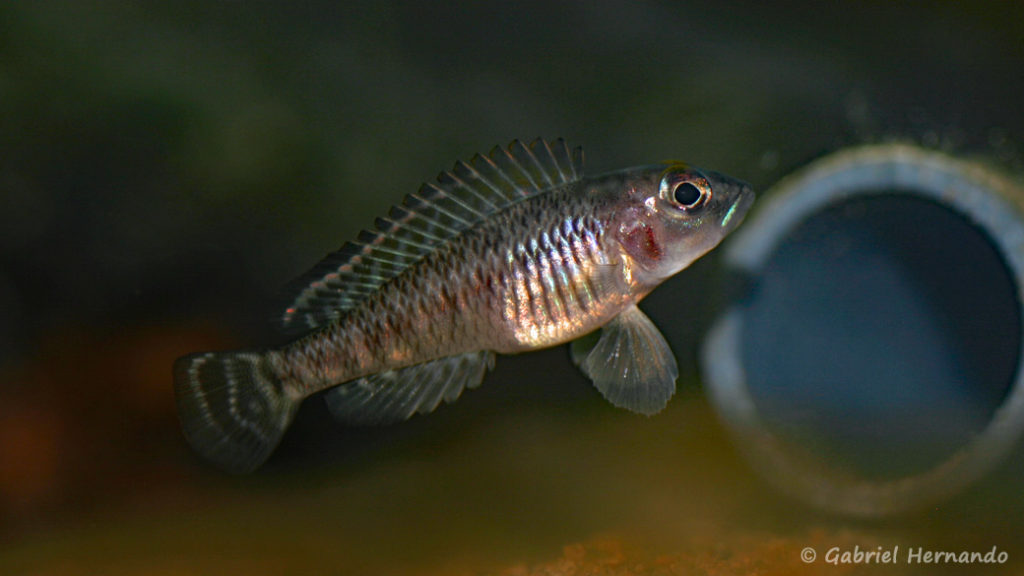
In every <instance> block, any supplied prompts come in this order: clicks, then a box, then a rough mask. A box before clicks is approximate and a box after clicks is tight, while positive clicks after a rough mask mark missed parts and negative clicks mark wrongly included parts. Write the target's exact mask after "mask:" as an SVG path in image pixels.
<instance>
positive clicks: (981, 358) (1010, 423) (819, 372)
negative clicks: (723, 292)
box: [701, 144, 1024, 516]
mask: <svg viewBox="0 0 1024 576" xmlns="http://www.w3.org/2000/svg"><path fill="white" fill-rule="evenodd" d="M765 196H767V198H766V199H765V200H762V202H761V205H760V206H758V207H755V212H754V213H753V214H752V215H751V216H750V217H748V219H747V222H746V223H745V224H744V225H743V227H741V228H740V229H739V230H738V231H737V232H736V234H734V235H733V237H732V238H731V240H730V242H729V244H728V246H726V247H725V256H726V266H727V268H728V273H729V275H730V276H731V277H734V278H741V279H743V285H744V287H745V289H744V291H743V293H742V295H741V296H740V297H739V298H738V299H736V300H734V302H733V305H732V306H731V307H729V308H728V310H726V312H725V313H724V314H722V315H721V316H720V317H719V318H718V320H717V321H716V322H715V324H714V326H713V327H712V328H711V330H710V331H709V332H708V334H707V337H706V338H705V341H704V347H703V350H702V359H701V368H702V372H703V374H704V382H705V385H706V386H707V390H708V393H709V395H710V398H711V400H712V402H713V404H714V406H715V409H716V410H717V412H718V414H719V415H720V417H721V419H722V421H723V422H724V423H725V424H726V426H727V427H728V428H729V430H730V431H731V432H732V433H733V435H734V436H735V438H736V441H737V445H738V447H739V448H740V449H741V451H742V452H743V453H744V454H745V455H746V456H747V457H748V459H749V460H750V461H751V463H752V464H753V465H754V467H755V468H757V469H758V470H759V471H760V472H761V473H762V474H764V475H765V477H766V478H767V479H769V480H770V481H772V482H773V483H774V484H775V485H776V486H777V487H779V488H780V489H782V490H783V491H785V492H787V493H789V494H791V495H793V496H794V497H796V498H799V499H801V500H804V501H806V502H808V503H810V504H812V505H815V506H818V507H820V508H823V509H827V510H831V511H835V512H842V513H846V514H853V515H858V516H880V515H886V514H895V513H899V512H904V511H908V510H912V509H919V508H922V507H924V506H927V505H930V504H932V503H934V502H936V501H938V500H941V499H943V498H947V497H949V496H951V495H953V494H955V493H957V492H959V491H960V490H962V489H963V488H964V487H966V486H968V485H970V484H971V483H972V482H974V481H976V480H977V479H979V478H981V477H983V476H984V475H985V474H987V473H988V472H989V471H991V470H992V469H993V468H994V467H995V466H996V465H997V464H998V463H999V462H1000V461H1001V460H1002V459H1003V458H1005V457H1006V455H1007V454H1008V453H1009V452H1010V450H1011V449H1012V448H1013V447H1014V446H1015V445H1016V444H1017V443H1018V442H1019V440H1020V438H1021V436H1022V435H1024V370H1022V369H1021V364H1022V363H1024V328H1022V322H1024V311H1022V309H1021V295H1022V294H1024V187H1022V186H1021V184H1020V183H1019V182H1018V181H1017V180H1015V179H1012V178H1008V177H1006V176H1005V175H1003V174H1001V173H999V172H997V171H995V170H993V169H991V168H990V167H989V166H987V165H985V164H983V163H980V162H972V161H965V160H962V159H958V158H955V157H952V156H949V155H947V154H943V153H940V152H935V151H930V150H923V149H921V148H918V147H915V146H908V145H905V144H882V145H875V146H864V147H859V148H852V149H849V150H844V151H840V152H837V153H835V154H833V155H831V156H828V157H826V158H823V159H821V160H818V161H816V162H814V163H812V164H810V165H809V166H807V167H806V168H804V169H802V170H800V171H798V172H797V173H795V174H793V175H792V176H789V177H787V178H785V179H784V180H782V181H781V182H779V184H777V185H776V186H775V188H774V189H773V190H771V191H769V192H768V193H766V194H765Z"/></svg>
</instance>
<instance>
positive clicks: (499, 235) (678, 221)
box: [174, 139, 755, 473]
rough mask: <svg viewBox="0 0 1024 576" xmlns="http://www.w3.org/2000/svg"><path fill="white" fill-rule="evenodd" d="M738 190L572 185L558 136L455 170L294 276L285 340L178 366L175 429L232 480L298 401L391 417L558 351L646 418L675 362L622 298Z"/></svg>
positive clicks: (672, 385) (700, 246) (730, 219)
mask: <svg viewBox="0 0 1024 576" xmlns="http://www.w3.org/2000/svg"><path fill="white" fill-rule="evenodd" d="M754 196H755V195H754V192H753V190H752V189H751V187H750V186H749V185H748V184H746V183H744V182H742V181H740V180H735V179H732V178H730V177H728V176H725V175H723V174H719V173H717V172H713V171H708V170H701V169H698V168H695V167H691V166H689V165H687V164H684V163H681V162H675V161H672V162H662V163H657V164H651V165H647V166H641V167H636V168H630V169H626V170H619V171H615V172H609V173H605V174H602V175H598V176H594V177H585V176H584V175H583V150H582V148H579V147H576V148H570V147H569V145H568V144H567V143H566V142H565V141H564V140H563V139H557V140H551V141H549V140H543V139H537V140H534V141H532V142H531V143H529V144H526V143H524V142H522V141H520V140H514V141H512V143H511V144H509V145H508V146H506V147H500V146H499V147H495V148H494V149H493V150H492V151H491V152H490V153H489V154H486V155H482V154H477V155H475V156H474V157H473V158H472V159H471V160H469V161H468V162H465V161H459V162H457V163H455V165H454V168H453V169H451V170H449V171H446V172H442V173H441V174H440V175H439V176H438V177H437V180H436V182H432V183H426V184H424V185H423V186H422V187H421V188H420V189H419V191H418V192H416V193H414V194H410V195H408V196H406V197H405V198H404V200H403V201H402V202H401V204H398V205H395V206H394V207H393V208H392V209H391V210H390V211H389V212H388V215H387V216H385V217H381V218H378V219H377V220H376V221H375V224H374V227H373V229H372V230H364V231H362V232H360V233H359V234H358V236H357V239H356V240H355V241H352V242H349V243H347V244H345V245H344V246H342V248H341V249H340V250H338V251H337V252H335V253H333V254H330V255H328V256H327V257H326V258H325V259H324V260H323V261H322V262H320V263H319V264H318V265H316V266H315V267H314V268H313V269H312V270H310V271H309V272H308V273H307V274H305V275H303V276H301V277H300V278H299V279H298V280H297V281H296V282H295V283H294V290H293V293H292V295H291V297H290V298H289V299H288V302H289V303H288V305H287V307H286V309H285V310H284V312H283V313H282V314H281V316H280V319H279V320H280V324H281V328H282V330H283V331H284V333H285V334H286V335H287V336H289V338H290V340H288V343H287V344H285V345H283V346H280V347H277V348H272V349H264V350H239V351H226V352H203V353H196V354H191V355H188V356H185V357H182V358H179V359H178V360H177V361H176V362H175V364H174V387H175V396H176V403H177V408H178V414H179V419H180V421H181V427H182V430H183V433H184V436H185V438H186V440H187V441H188V443H189V444H190V445H191V446H192V448H193V449H194V451H195V452H197V453H198V454H199V455H200V456H201V457H202V458H203V459H204V460H207V461H209V462H210V463H212V464H213V465H215V466H217V467H219V468H221V469H223V470H225V471H227V472H231V473H248V472H252V471H253V470H255V469H256V468H258V467H259V466H260V465H262V464H263V463H264V462H265V461H266V460H267V459H268V458H269V457H270V455H271V454H272V452H273V451H274V449H275V448H276V447H277V445H278V444H279V442H280V440H281V438H282V436H283V434H284V432H285V430H286V429H287V428H288V426H289V425H290V423H291V422H292V419H293V418H294V416H295V413H296V410H297V409H298V407H299V405H300V403H302V402H303V400H304V399H306V398H308V397H310V396H312V395H315V394H320V393H322V395H323V397H324V398H325V400H326V403H327V406H328V408H329V409H330V412H331V414H332V415H333V416H334V417H335V419H337V420H338V421H340V422H341V423H343V424H346V425H353V426H355V425H383V424H391V423H396V422H400V421H403V420H406V419H408V418H410V417H411V416H413V415H414V414H417V413H419V414H426V413H429V412H432V411H434V410H435V409H436V408H437V407H438V406H439V405H440V404H441V403H442V401H443V402H445V403H451V402H454V401H455V400H456V399H457V398H458V397H459V396H460V395H461V394H462V392H463V391H464V390H466V389H473V388H476V387H478V386H479V385H480V384H481V382H482V381H483V379H484V376H485V374H486V373H487V372H488V371H490V370H491V369H492V368H493V367H494V362H495V356H496V355H497V354H517V353H521V352H528V351H531V350H539V349H542V348H548V347H551V346H555V345H558V344H563V343H570V342H571V343H572V345H571V347H570V351H571V358H572V361H573V362H574V363H575V364H576V365H577V366H578V367H579V369H580V370H581V371H582V372H583V373H584V374H585V375H586V376H587V377H588V378H589V379H590V380H591V381H592V382H593V384H594V386H595V387H596V388H597V390H598V391H599V392H600V393H601V394H602V395H603V396H604V397H605V398H606V399H607V400H608V401H609V402H611V404H613V405H614V406H617V407H620V408H624V409H627V410H630V411H633V412H637V413H640V414H645V415H653V414H656V413H657V412H659V411H661V410H662V409H663V408H664V407H665V406H666V405H667V404H668V402H669V399H670V398H671V397H672V395H673V394H674V393H675V389H676V378H677V376H678V367H677V364H676V360H675V356H674V355H673V353H672V350H671V349H670V348H669V345H668V343H667V342H666V341H665V338H664V337H663V336H662V335H661V333H660V332H659V330H658V329H657V327H655V325H654V324H653V323H652V322H651V320H650V319H649V318H648V317H647V316H646V315H645V314H644V313H643V312H641V311H640V309H639V308H638V307H637V303H638V302H640V300H642V299H643V298H644V297H645V296H646V295H647V294H648V293H650V292H651V291H652V290H653V289H654V288H655V287H656V286H658V285H659V284H660V283H662V282H663V281H664V280H666V279H667V278H669V277H671V276H673V275H674V274H676V273H677V272H679V271H680V270H683V269H684V268H686V267H687V266H689V265H690V264H691V263H692V262H693V261H694V260H696V259H697V258H699V257H700V256H702V255H704V254H705V253H707V252H708V251H710V250H711V249H713V248H714V247H715V246H716V245H718V243H719V242H720V241H721V240H722V239H723V238H724V237H725V236H726V235H727V234H728V233H729V232H730V231H732V230H733V229H735V228H736V227H737V226H738V225H739V224H740V222H741V220H742V219H743V217H744V215H745V213H746V212H747V210H748V209H749V208H750V206H751V204H752V203H753V201H754Z"/></svg>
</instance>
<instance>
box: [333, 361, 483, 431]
mask: <svg viewBox="0 0 1024 576" xmlns="http://www.w3.org/2000/svg"><path fill="white" fill-rule="evenodd" d="M492 367H494V353H493V352H488V351H480V352H469V353H466V354H458V355H455V356H447V357H445V358H440V359H437V360H432V361H430V362H424V363H422V364H416V365H413V366H409V367H407V368H402V369H400V370H388V371H386V372H380V373H378V374H373V375H370V376H366V377H365V378H360V379H358V380H353V381H351V382H346V383H345V384H342V385H340V386H337V387H335V388H332V389H330V390H328V391H327V392H326V393H325V394H324V398H325V399H326V401H327V407H328V409H330V411H331V415H333V416H334V418H335V419H336V420H338V421H339V422H341V423H343V424H348V425H354V426H371V425H381V424H392V423H395V422H401V421H402V420H406V419H408V418H410V417H412V415H413V414H417V413H419V414H427V413H429V412H433V411H434V410H435V409H436V408H437V407H438V405H440V404H441V400H444V401H445V402H447V403H451V402H454V401H455V400H457V399H458V397H459V396H460V395H461V394H462V391H463V390H465V389H467V388H476V387H477V386H479V385H480V382H482V381H483V378H484V374H486V373H487V371H488V370H490V369H491V368H492Z"/></svg>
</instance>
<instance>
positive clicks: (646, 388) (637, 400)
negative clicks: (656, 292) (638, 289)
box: [570, 304, 679, 416]
mask: <svg viewBox="0 0 1024 576" xmlns="http://www.w3.org/2000/svg"><path fill="white" fill-rule="evenodd" d="M570 353H571V354H572V359H573V362H574V363H576V365H577V366H579V368H580V370H582V371H583V373H584V374H586V375H587V376H588V377H589V378H590V379H591V380H592V381H593V382H594V386H595V387H597V389H598V391H600V392H601V395H602V396H604V397H605V398H606V399H607V400H608V401H609V402H611V403H612V404H614V405H615V406H618V407H619V408H625V409H627V410H630V411H632V412H638V413H640V414H645V415H648V416H650V415H653V414H656V413H658V412H660V411H661V410H662V409H664V408H665V406H666V405H667V404H668V401H669V399H671V398H672V395H673V394H675V391H676V378H678V376H679V367H678V366H677V365H676V359H675V356H674V355H673V354H672V350H671V349H670V348H669V346H668V342H665V337H664V336H662V335H661V332H660V331H658V328H657V327H656V326H655V325H654V323H653V322H651V320H650V318H648V317H647V316H646V315H645V314H644V313H643V312H641V311H640V309H639V308H637V307H636V305H635V304H634V305H633V306H630V307H629V308H627V309H626V310H624V311H623V312H622V313H621V314H619V315H618V316H616V317H615V318H613V319H612V320H611V322H609V323H608V324H606V325H605V326H604V327H602V328H601V329H600V331H599V332H598V333H591V334H588V335H587V336H584V337H583V338H580V339H579V340H576V341H575V342H573V343H572V345H571V348H570Z"/></svg>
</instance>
